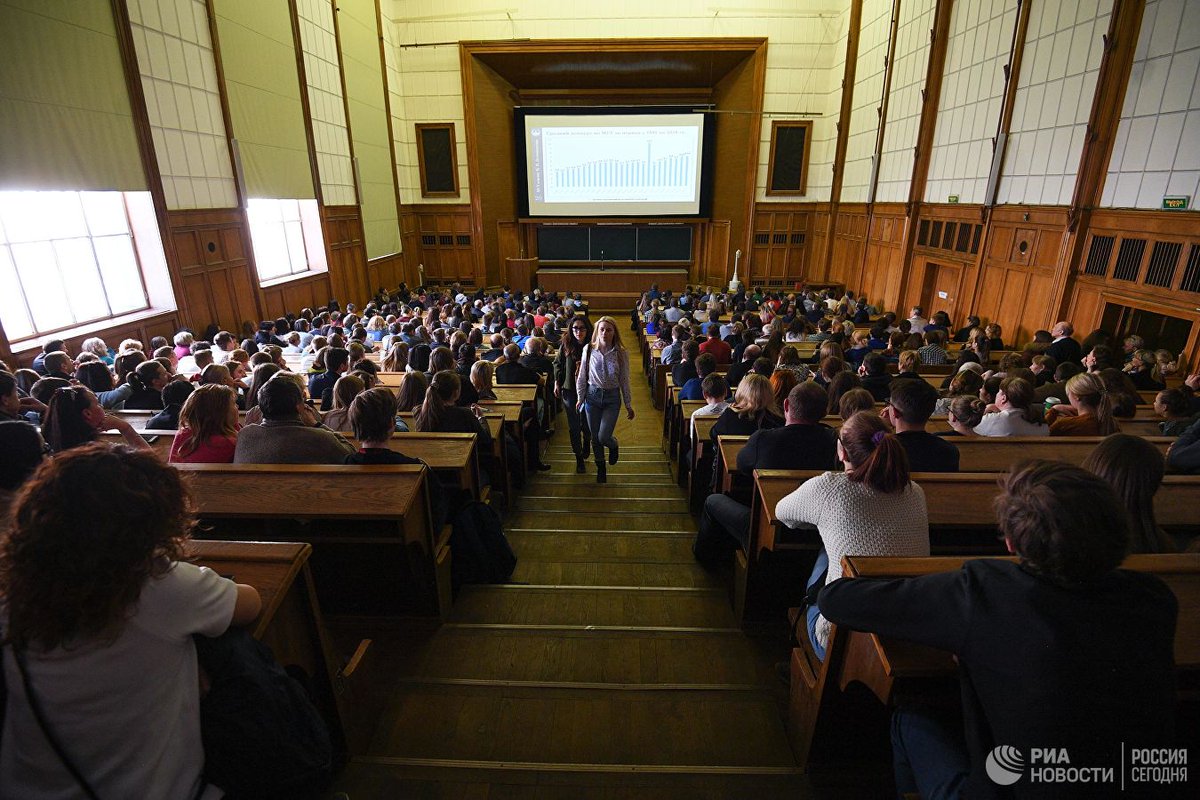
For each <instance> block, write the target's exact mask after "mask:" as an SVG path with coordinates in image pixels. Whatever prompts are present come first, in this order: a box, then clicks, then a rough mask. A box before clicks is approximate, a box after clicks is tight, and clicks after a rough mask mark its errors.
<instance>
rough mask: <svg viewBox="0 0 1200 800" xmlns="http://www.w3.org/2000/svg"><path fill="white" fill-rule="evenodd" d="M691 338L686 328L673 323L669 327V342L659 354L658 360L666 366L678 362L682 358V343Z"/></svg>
mask: <svg viewBox="0 0 1200 800" xmlns="http://www.w3.org/2000/svg"><path fill="white" fill-rule="evenodd" d="M690 338H691V334H690V333H688V330H687V328H685V327H683V326H682V325H675V326H673V327H672V328H671V343H670V344H669V345H667V346H666V347H665V348H663V351H662V353H660V354H659V361H660V362H661V363H662V364H665V365H667V366H672V365H674V364H678V363H679V361H680V359H681V358H683V345H684V343H685V342H687V341H688V340H689V339H690Z"/></svg>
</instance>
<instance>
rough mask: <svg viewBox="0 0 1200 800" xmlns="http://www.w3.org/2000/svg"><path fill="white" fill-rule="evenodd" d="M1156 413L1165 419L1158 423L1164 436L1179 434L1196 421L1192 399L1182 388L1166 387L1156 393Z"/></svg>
mask: <svg viewBox="0 0 1200 800" xmlns="http://www.w3.org/2000/svg"><path fill="white" fill-rule="evenodd" d="M1154 413H1156V414H1158V415H1159V416H1160V417H1162V418H1163V420H1164V421H1163V422H1160V423H1158V427H1159V430H1161V431H1162V435H1163V436H1179V435H1180V434H1181V433H1183V432H1184V431H1186V430H1187V429H1188V427H1190V426H1191V424H1192V423H1193V422H1195V421H1196V415H1195V414H1194V413H1193V412H1192V403H1191V400H1190V399H1189V397H1188V395H1186V394H1185V393H1184V392H1183V390H1182V389H1164V390H1163V391H1161V392H1159V393H1158V394H1157V395H1155V397H1154Z"/></svg>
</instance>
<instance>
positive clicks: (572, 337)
mask: <svg viewBox="0 0 1200 800" xmlns="http://www.w3.org/2000/svg"><path fill="white" fill-rule="evenodd" d="M591 338H592V323H591V322H589V321H588V319H587V317H575V318H574V319H573V320H571V325H570V327H568V328H567V330H566V331H565V332H564V333H563V337H562V342H561V343H560V344H559V347H558V355H556V356H555V357H554V396H555V397H557V398H558V399H560V400H561V401H562V404H563V410H564V411H566V412H567V429H568V430H569V431H570V434H571V449H572V450H573V451H575V472H576V473H578V474H582V473H584V472H585V471H586V469H585V467H584V462H585V461H586V460H587V457H588V455H590V454H591V451H592V438H591V431H590V430H589V429H588V426H587V425H585V424H583V419H582V415H581V414H580V413H579V411H578V410H577V409H578V407H579V398H578V397H577V396H576V388H575V377H576V375H578V373H579V364H580V360H581V358H582V356H583V348H584V346H585V345H586V344H587V343H588V342H589V341H591Z"/></svg>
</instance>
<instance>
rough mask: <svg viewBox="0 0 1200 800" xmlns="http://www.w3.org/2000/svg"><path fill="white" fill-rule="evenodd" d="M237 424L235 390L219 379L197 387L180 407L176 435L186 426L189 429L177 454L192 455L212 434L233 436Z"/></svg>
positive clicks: (235, 433)
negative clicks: (186, 438) (219, 381)
mask: <svg viewBox="0 0 1200 800" xmlns="http://www.w3.org/2000/svg"><path fill="white" fill-rule="evenodd" d="M237 424H238V409H237V392H235V391H233V389H230V388H229V387H228V386H225V385H222V384H220V383H210V384H207V385H205V386H199V387H197V388H196V391H194V392H192V393H191V394H189V395H188V398H187V400H184V401H183V408H181V409H180V410H179V433H178V434H176V436H178V435H180V434H182V433H183V431H185V430H186V431H189V432H190V433H191V438H190V439H189V440H188V441H187V442H185V443H184V445H183V446H182V447H180V448H179V455H181V456H189V455H191V454H192V453H194V452H196V450H197V448H199V447H200V445H202V444H204V443H205V442H207V441H208V440H209V439H211V438H213V437H214V436H236V435H237Z"/></svg>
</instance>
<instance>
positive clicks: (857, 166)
mask: <svg viewBox="0 0 1200 800" xmlns="http://www.w3.org/2000/svg"><path fill="white" fill-rule="evenodd" d="M891 26H892V2H891V0H864V2H863V13H862V34H861V36H859V39H858V62H857V66H856V68H855V75H854V103H853V109H852V110H851V112H850V135H849V138H848V139H847V142H846V171H845V173H844V174H843V177H842V202H843V203H865V202H867V199H868V197H867V195H868V193H869V192H870V185H871V160H872V158H873V157H874V155H875V145H876V142H877V140H878V133H879V113H880V108H881V107H882V105H883V76H884V72H885V70H886V68H887V64H886V62H887V55H888V41H889V36H890V35H891Z"/></svg>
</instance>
